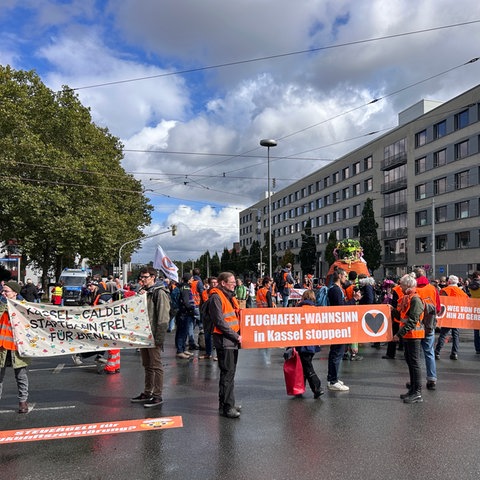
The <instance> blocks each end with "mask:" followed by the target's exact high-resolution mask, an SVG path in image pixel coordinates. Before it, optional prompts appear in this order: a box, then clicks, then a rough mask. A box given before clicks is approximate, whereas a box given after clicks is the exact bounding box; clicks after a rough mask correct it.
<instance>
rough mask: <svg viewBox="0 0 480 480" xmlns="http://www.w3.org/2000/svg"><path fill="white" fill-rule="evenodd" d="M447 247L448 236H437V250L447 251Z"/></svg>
mask: <svg viewBox="0 0 480 480" xmlns="http://www.w3.org/2000/svg"><path fill="white" fill-rule="evenodd" d="M447 247H448V245H447V236H446V235H437V236H436V237H435V250H446V249H447Z"/></svg>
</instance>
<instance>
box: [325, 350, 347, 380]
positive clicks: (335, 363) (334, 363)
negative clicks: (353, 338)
mask: <svg viewBox="0 0 480 480" xmlns="http://www.w3.org/2000/svg"><path fill="white" fill-rule="evenodd" d="M344 353H345V345H344V344H343V343H342V344H340V345H330V352H328V373H327V380H328V381H329V382H330V383H337V381H338V371H339V370H340V362H341V361H342V359H343V354H344Z"/></svg>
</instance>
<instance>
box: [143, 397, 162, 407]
mask: <svg viewBox="0 0 480 480" xmlns="http://www.w3.org/2000/svg"><path fill="white" fill-rule="evenodd" d="M162 403H163V398H162V397H152V399H151V400H150V401H148V402H147V403H145V404H144V405H143V406H144V407H145V408H152V407H158V406H159V405H161V404H162Z"/></svg>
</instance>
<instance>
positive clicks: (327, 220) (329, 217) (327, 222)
mask: <svg viewBox="0 0 480 480" xmlns="http://www.w3.org/2000/svg"><path fill="white" fill-rule="evenodd" d="M323 218H324V220H325V221H324V223H325V225H330V224H331V223H332V214H331V213H327V214H325V215H324V217H323Z"/></svg>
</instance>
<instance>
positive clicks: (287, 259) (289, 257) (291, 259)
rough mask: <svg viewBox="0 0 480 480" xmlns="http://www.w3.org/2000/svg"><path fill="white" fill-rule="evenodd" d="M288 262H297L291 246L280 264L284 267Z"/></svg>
mask: <svg viewBox="0 0 480 480" xmlns="http://www.w3.org/2000/svg"><path fill="white" fill-rule="evenodd" d="M287 263H291V264H292V265H293V264H294V263H295V254H294V253H293V252H292V251H291V250H290V249H289V248H287V250H285V253H284V254H283V257H282V259H281V261H280V266H281V267H282V268H283V267H285V265H286V264H287Z"/></svg>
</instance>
